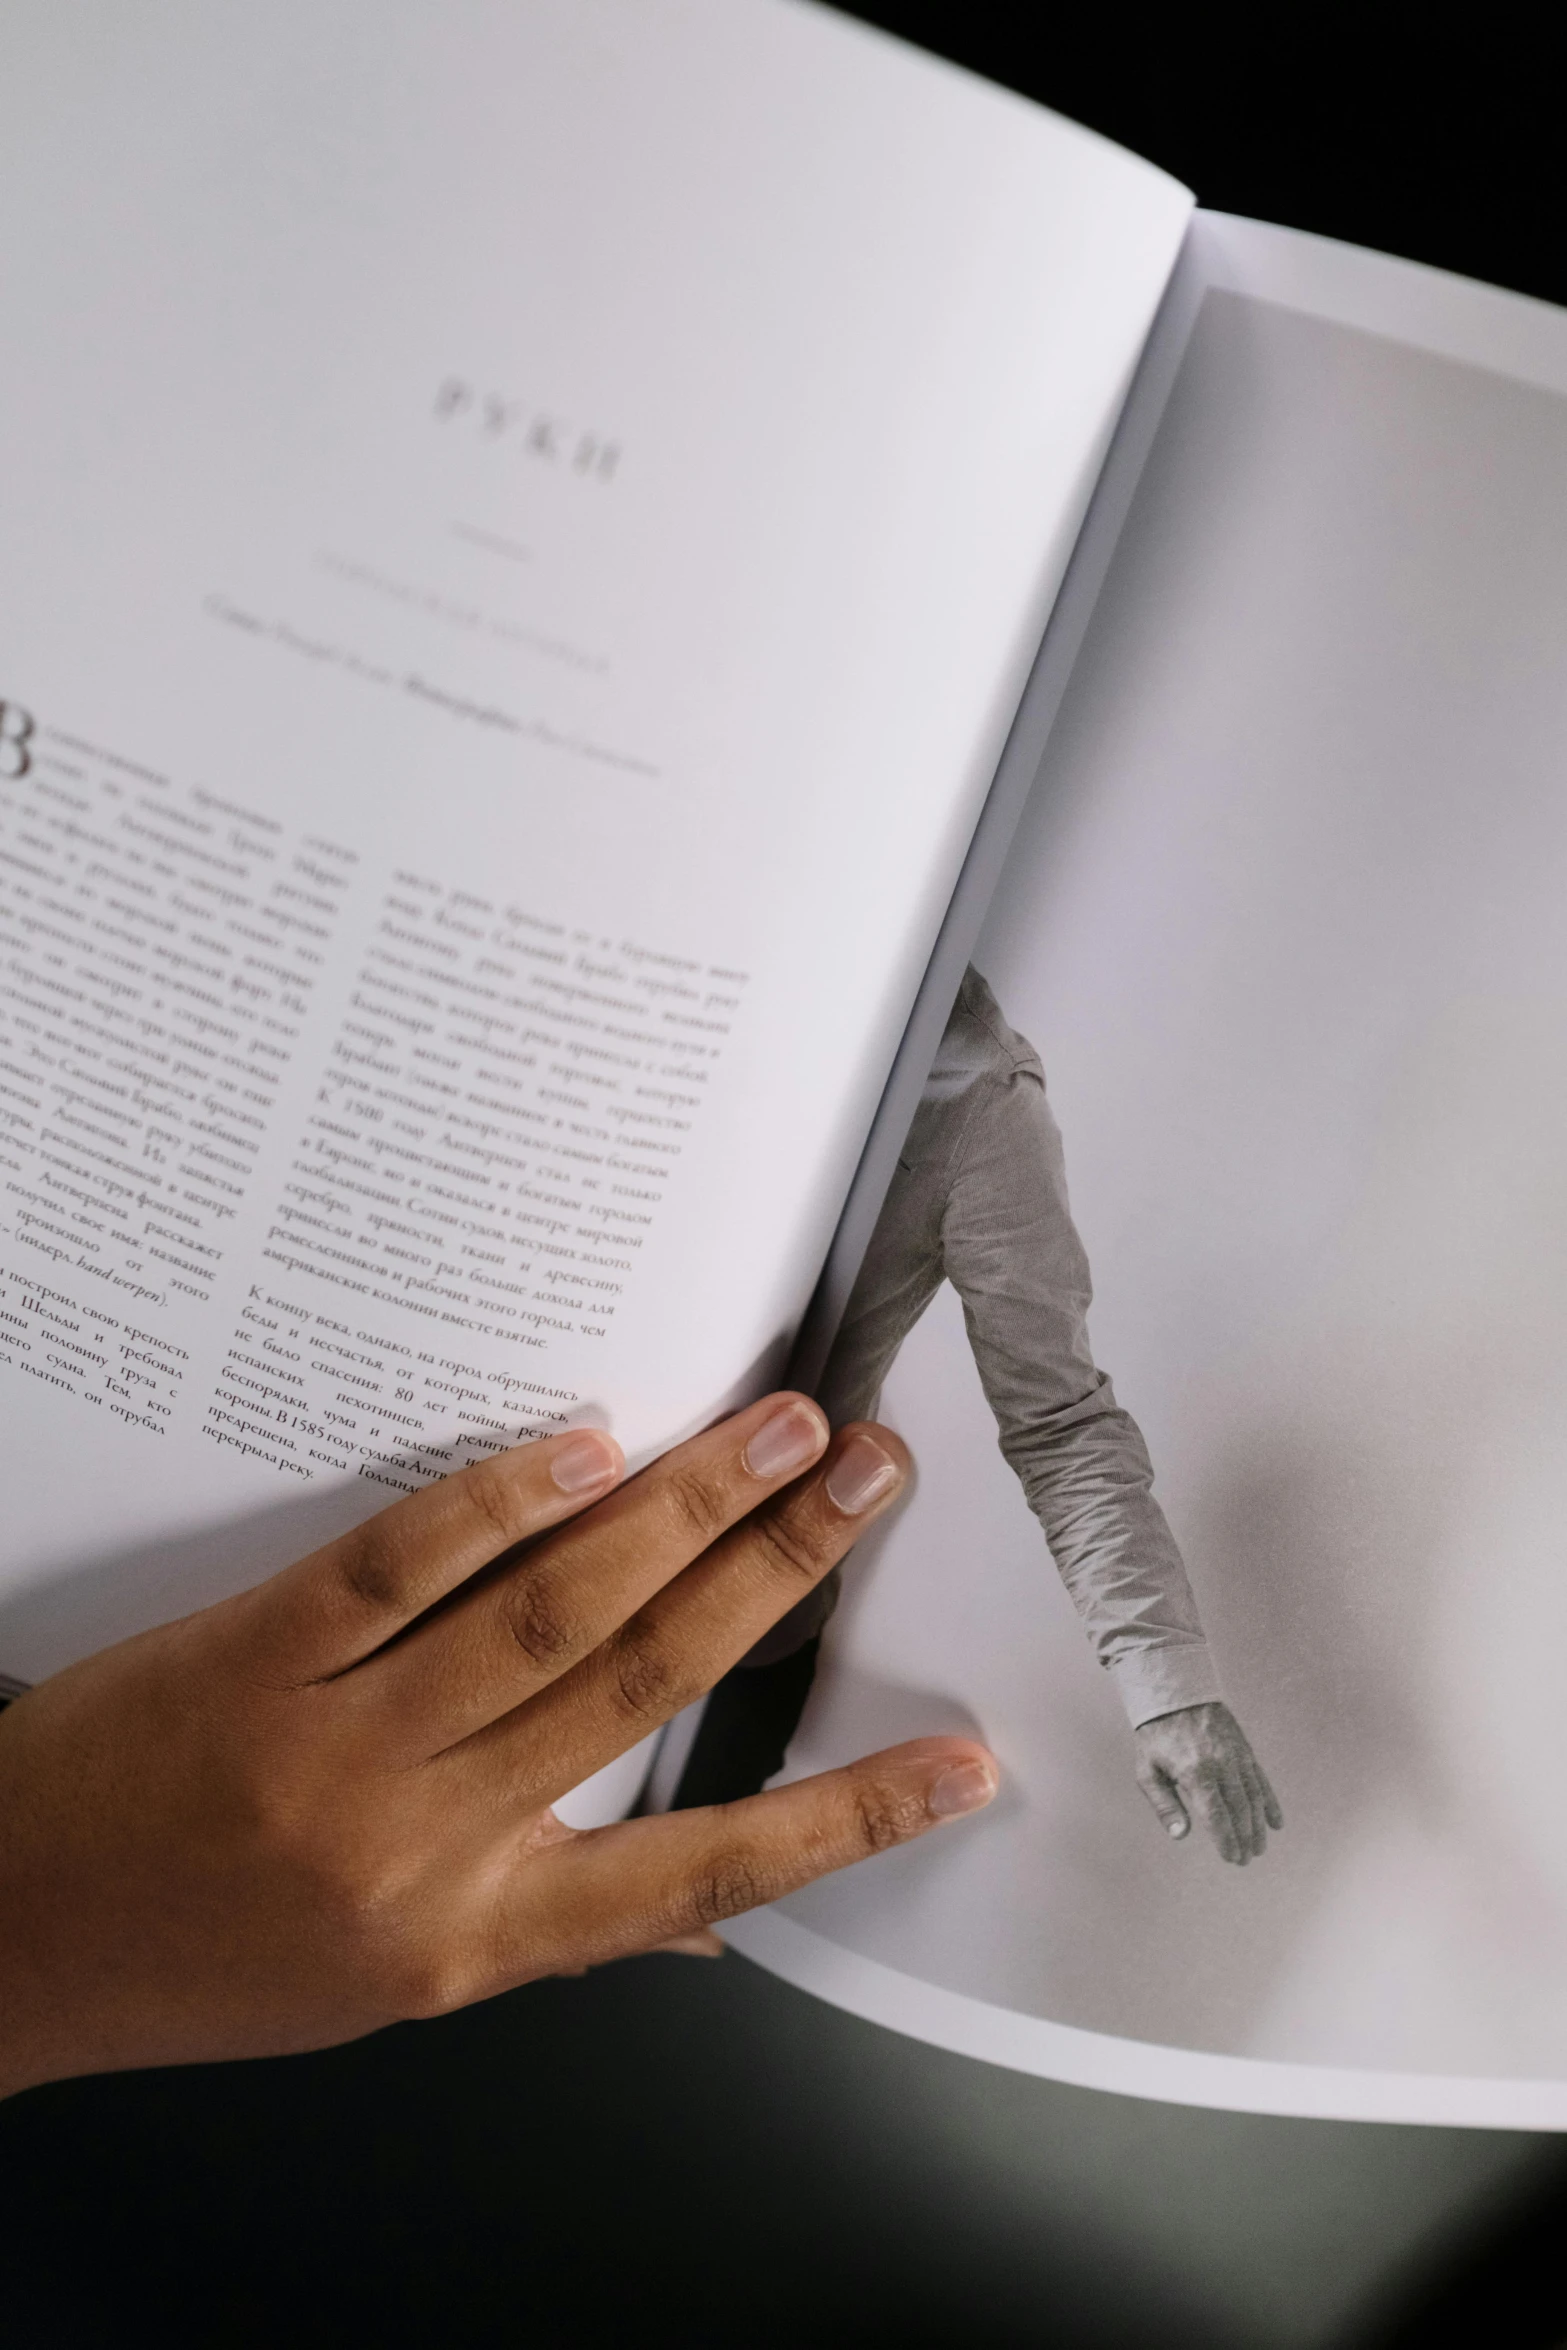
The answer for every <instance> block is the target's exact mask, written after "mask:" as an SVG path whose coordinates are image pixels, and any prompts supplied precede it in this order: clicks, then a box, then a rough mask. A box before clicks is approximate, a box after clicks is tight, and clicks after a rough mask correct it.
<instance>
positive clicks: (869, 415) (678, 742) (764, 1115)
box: [0, 0, 1187, 1677]
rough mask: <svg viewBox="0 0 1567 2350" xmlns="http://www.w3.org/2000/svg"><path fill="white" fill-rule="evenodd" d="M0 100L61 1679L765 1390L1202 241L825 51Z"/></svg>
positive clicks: (560, 53)
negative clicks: (1118, 433)
mask: <svg viewBox="0 0 1567 2350" xmlns="http://www.w3.org/2000/svg"><path fill="white" fill-rule="evenodd" d="M0 78H3V79H4V82H5V85H6V89H7V104H8V129H7V134H6V139H5V142H4V146H3V149H0V217H3V218H4V219H5V222H6V233H5V239H4V249H3V255H0V316H3V317H4V320H5V334H4V343H3V348H0V444H3V446H4V447H5V449H6V451H7V453H8V458H7V466H6V469H5V474H4V479H3V481H0V542H3V544H4V546H5V548H6V558H7V559H6V564H5V573H4V579H3V582H0V646H3V663H4V666H3V671H0V700H3V701H4V702H5V704H6V709H5V712H4V713H3V714H0V730H3V731H4V733H5V734H6V737H7V739H6V746H5V751H4V759H3V763H4V764H5V765H6V766H7V767H8V768H9V769H13V770H14V769H16V768H19V767H21V766H23V765H27V766H29V769H30V771H29V772H28V773H27V774H25V775H22V776H20V777H17V776H14V775H13V776H12V777H11V778H10V779H9V780H8V783H7V791H8V795H9V796H8V802H7V808H6V810H5V820H6V825H7V836H6V839H5V841H4V842H3V843H0V846H3V847H4V848H5V849H6V851H7V853H8V854H10V855H11V856H13V857H18V858H20V860H21V861H20V863H18V864H13V865H11V866H10V867H8V868H7V870H8V872H9V874H10V876H11V882H12V884H13V887H12V892H11V895H10V897H9V898H8V900H7V906H8V909H9V912H10V914H11V916H12V917H13V929H12V932H11V935H12V936H13V937H15V936H17V935H18V934H17V932H16V930H15V928H14V922H15V920H16V919H18V918H25V919H26V920H27V921H29V922H32V923H34V924H37V923H40V922H41V923H42V924H43V927H42V928H39V927H33V928H31V929H29V930H28V931H27V932H26V936H25V943H24V945H23V946H22V947H21V948H20V949H19V950H17V949H13V950H12V951H13V952H14V953H16V954H17V958H18V959H17V960H16V961H14V962H13V963H12V966H11V975H10V979H9V982H8V987H9V993H8V995H7V999H6V1010H7V1014H8V1026H7V1032H6V1040H5V1041H6V1054H5V1057H6V1059H7V1060H8V1062H9V1063H10V1064H11V1072H10V1074H9V1075H8V1076H7V1079H6V1082H7V1083H8V1085H10V1086H11V1087H12V1088H13V1089H14V1091H13V1093H12V1094H11V1095H10V1096H8V1097H7V1104H8V1107H9V1109H10V1111H11V1113H12V1115H13V1118H14V1120H15V1123H14V1124H13V1125H12V1127H11V1129H10V1134H11V1144H10V1148H9V1152H8V1158H7V1167H6V1170H5V1177H6V1182H7V1186H8V1188H7V1189H6V1191H5V1193H4V1195H3V1200H0V1227H3V1231H0V1249H3V1255H0V1263H3V1265H4V1269H5V1278H4V1284H3V1286H4V1296H3V1297H0V1306H3V1307H4V1310H5V1313H6V1315H7V1316H8V1319H7V1320H6V1321H5V1322H4V1323H3V1324H0V1328H3V1329H4V1330H5V1332H6V1333H7V1336H8V1339H9V1341H10V1342H11V1348H12V1353H11V1359H10V1360H9V1361H8V1362H6V1363H4V1364H0V1378H3V1380H4V1382H5V1385H4V1405H3V1409H4V1431H5V1449H6V1456H7V1464H8V1471H9V1474H8V1484H7V1496H8V1499H7V1544H6V1555H5V1561H4V1568H3V1591H4V1599H3V1603H0V1665H3V1666H4V1667H5V1668H6V1670H7V1671H9V1672H11V1673H14V1674H16V1675H19V1676H22V1677H35V1676H37V1675H38V1674H40V1673H43V1672H46V1671H48V1670H50V1669H53V1668H54V1667H55V1666H57V1665H58V1664H60V1663H61V1662H63V1661H64V1660H65V1659H66V1658H68V1657H69V1656H71V1655H73V1654H75V1653H79V1652H80V1650H81V1649H82V1648H83V1647H86V1646H92V1645H96V1644H97V1643H99V1642H100V1641H102V1640H104V1639H106V1638H108V1637H110V1636H112V1635H114V1634H116V1633H118V1632H121V1631H123V1630H126V1629H129V1628H132V1627H134V1626H135V1625H138V1624H141V1623H144V1622H147V1621H149V1620H155V1619H157V1618H159V1617H162V1616H164V1615H167V1614H169V1613H171V1612H174V1611H176V1610H178V1609H182V1608H185V1607H188V1606H190V1605H192V1604H194V1603H196V1602H199V1601H201V1600H203V1599H205V1598H207V1597H209V1596H212V1595H214V1594H216V1593H218V1592H220V1591H222V1590H224V1589H228V1588H231V1587H233V1586H235V1585H237V1584H240V1583H243V1582H245V1581H247V1580H249V1579H251V1578H253V1577H254V1576H255V1575H257V1574H259V1573H261V1572H264V1571H266V1570H268V1569H270V1568H272V1567H275V1566H276V1565H278V1564H280V1563H281V1562H283V1561H284V1560H285V1559H287V1558H290V1557H293V1556H295V1555H297V1553H298V1552H299V1551H300V1550H301V1549H302V1548H303V1547H305V1546H306V1545H308V1544H309V1543H312V1542H314V1541H317V1540H320V1539H322V1538H323V1537H324V1536H326V1535H327V1534H329V1533H330V1532H331V1531H333V1530H334V1529H336V1528H339V1527H341V1526H342V1525H344V1524H345V1523H347V1522H349V1521H351V1520H353V1519H354V1518H356V1517H358V1516H360V1515H362V1514H364V1513H365V1512H366V1511H367V1510H369V1509H370V1508H373V1507H375V1506H377V1505H378V1504H380V1503H382V1502H384V1501H386V1500H389V1499H391V1498H393V1494H394V1492H395V1490H396V1489H398V1487H399V1486H401V1485H406V1484H409V1483H416V1482H418V1481H419V1480H420V1479H421V1478H422V1477H424V1476H426V1475H428V1474H431V1473H434V1472H435V1471H437V1470H439V1469H440V1468H441V1467H443V1466H449V1465H451V1463H452V1462H454V1461H458V1460H462V1459H465V1458H468V1457H472V1456H473V1455H474V1453H475V1451H476V1450H477V1449H483V1448H484V1447H485V1446H486V1445H493V1444H495V1443H498V1442H504V1441H506V1440H508V1439H514V1438H515V1437H516V1436H517V1435H518V1434H519V1433H526V1432H527V1431H529V1430H532V1429H539V1428H544V1429H547V1428H550V1427H552V1426H558V1425H560V1424H562V1422H563V1421H569V1420H571V1419H574V1418H580V1417H584V1416H586V1417H589V1418H592V1419H595V1420H604V1421H607V1422H609V1423H610V1424H612V1425H613V1426H614V1428H615V1429H616V1431H617V1433H618V1434H619V1435H620V1436H621V1438H622V1440H623V1441H624V1442H625V1444H626V1446H627V1448H628V1451H629V1452H630V1453H631V1455H632V1456H633V1457H634V1458H638V1457H645V1456H646V1455H647V1454H649V1453H650V1452H651V1451H652V1450H653V1449H655V1448H656V1447H659V1446H662V1445H664V1444H666V1443H668V1442H669V1441H671V1440H673V1439H674V1438H676V1437H677V1436H679V1435H680V1434H682V1433H683V1432H685V1431H687V1430H689V1429H690V1428H692V1427H693V1426H695V1425H699V1424H701V1423H702V1422H703V1421H705V1420H706V1419H707V1418H708V1417H709V1416H710V1415H711V1414H713V1413H714V1412H715V1411H716V1410H718V1409H720V1408H721V1407H723V1406H724V1405H725V1404H727V1403H729V1402H731V1401H734V1400H737V1399H739V1398H742V1397H743V1396H745V1395H746V1394H748V1393H751V1392H754V1391H756V1390H757V1388H758V1386H759V1385H760V1384H761V1383H762V1382H764V1381H765V1380H767V1379H768V1378H769V1377H772V1376H775V1375H776V1373H777V1370H778V1368H779V1366H780V1365H781V1363H782V1361H783V1359H784V1357H785V1354H786V1351H787V1346H788V1341H789V1334H790V1332H791V1329H792V1328H793V1326H794V1324H795V1323H796V1321H797V1319H798V1317H799V1314H800V1312H801V1310H802V1308H803V1305H804V1302H805V1299H806V1297H807V1296H808V1293H809V1290H810V1287H811V1283H812V1280H813V1278H814V1276H815V1273H816V1271H817V1268H818V1265H819V1262H820V1259H821V1255H822V1253H823V1250H824V1249H825V1246H826V1242H827V1239H828V1237H829V1235H830V1233H831V1229H832V1224H833V1220H834V1217H835V1215H836V1213H837V1210H838V1206H839V1204H840V1201H841V1198H842V1194H843V1191H844V1188H845V1186H846V1184H847V1181H848V1178H849V1175H850V1173H851V1172H852V1169H853V1165H854V1160H855V1156H856V1153H857V1151H858V1149H859V1146H860V1142H861V1140H862V1138H863V1134H864V1131H865V1127H866V1125H867V1123H868V1120H869V1118H870V1115H871V1112H872V1109H873V1108H874V1104H875V1099H876V1095H877V1092H878V1089H879V1086H880V1084H881V1081H882V1078H883V1076H884V1074H885V1070H886V1066H887V1064H888V1062H889V1060H890V1057H891V1054H892V1051H893V1048H894V1046H895V1044H896V1040H897V1037H898V1034H899V1031H900V1028H901V1025H902V1022H903V1020H904V1018H905V1016H906V1013H907V1009H908V1005H909V1002H910V1001H911V999H912V996H913V993H914V989H915V986H916V984H917V982H918V978H919V974H920V971H921V968H922V963H923V958H924V956H925V954H926V953H927V951H928V948H929V944H930V940H931V937H932V936H933V934H934V930H935V927H936V924H937V922H938V921H939V918H940V914H941V910H942V907H943V905H944V902H945V898H946V895H947V893H948V891H949V889H950V887H951V883H952V879H953V876H954V873H955V871H956V867H957V864H958V861H959V859H960V857H961V855H962V851H963V848H964V844H965V842H966V839H967V836H968V834H969V832H970V830H971V828H972V825H973V822H974V819H975V816H976V814H977V811H978V809H979V806H980V804H981V802H982V799H983V795H984V791H985V788H986V784H987V782H988V779H989V776H990V773H991V771H992V768H993V766H994V763H995V760H996V757H997V754H998V751H999V748H1000V745H1001V743H1002V741H1003V739H1004V736H1005V732H1006V728H1007V725H1008V723H1009V720H1010V717H1011V714H1012V711H1013V708H1014V706H1015V703H1016V699H1017V695H1018V692H1019V690H1020V687H1021V683H1022V680H1023V677H1024V675H1025V674H1026V670H1027V665H1028V661H1029V659H1030V657H1031V655H1032V652H1033V649H1034V646H1035V644H1036V642H1037V638H1038V634H1039V630H1040V628H1041V626H1042V623H1043V618H1044V615H1045V613H1046V611H1047V609H1048V605H1049V601H1050V597H1051V595H1052V593H1053V590H1054V587H1055V585H1056V583H1057V580H1058V578H1059V575H1060V572H1061V569H1062V566H1063V563H1064V561H1065V558H1066V556H1067V554H1068V552H1069V551H1070V547H1071V544H1072V540H1073V536H1074V533H1075V530H1076V528H1077V525H1078V521H1079V519H1080V516H1081V512H1082V509H1083V506H1084V502H1085V499H1086V496H1087V493H1088V491H1089V489H1090V487H1091V485H1092V481H1093V478H1094V474H1095V471H1096V467H1097V465H1098V462H1099V458H1100V455H1101V453H1102V450H1103V447H1104V445H1105V441H1106V437H1107V435H1108V433H1109V430H1110V429H1111V427H1112V425H1113V422H1114V418H1115V415H1116V412H1117V409H1118V406H1119V403H1120V401H1121V398H1122V397H1123V395H1124V390H1125V386H1126V384H1127V381H1128V380H1129V376H1130V373H1131V370H1132V368H1133V366H1134V363H1135V360H1136V355H1137V352H1138V348H1139V346H1140V343H1141V340H1142V337H1143V335H1144V333H1145V332H1146V328H1147V324H1148V321H1149V319H1150V317H1151V316H1152V313H1153V309H1154V306H1155V304H1156V302H1157V300H1158V296H1159V292H1160V289H1161V286H1162V284H1163V282H1164V279H1165V277H1166V275H1167V272H1168V269H1169V267H1170V265H1171V262H1172V259H1173V256H1174V252H1175V250H1176V247H1177V245H1178V242H1179V237H1180V234H1181V230H1182V225H1183V221H1184V218H1185V215H1186V211H1187V199H1186V197H1185V196H1184V194H1183V192H1182V191H1181V190H1179V189H1178V188H1176V187H1175V186H1174V185H1173V183H1171V182H1170V181H1168V180H1166V179H1165V178H1164V177H1163V176H1162V175H1161V174H1159V173H1157V172H1154V171H1152V170H1151V169H1149V168H1147V167H1145V166H1143V165H1141V164H1139V163H1137V162H1135V161H1133V160H1132V159H1130V158H1127V157H1125V156H1123V155H1121V154H1119V153H1118V152H1117V151H1116V150H1114V149H1112V148H1110V147H1108V146H1107V145H1105V144H1104V143H1103V142H1102V141H1099V140H1097V139H1095V138H1093V137H1091V136H1090V135H1088V134H1086V133H1083V132H1080V131H1078V130H1076V129H1074V128H1072V127H1071V126H1069V125H1066V124H1063V123H1060V122H1058V121H1056V120H1055V119H1054V118H1052V117H1050V116H1048V115H1046V114H1043V113H1041V112H1040V111H1039V110H1038V109H1035V108H1032V107H1030V106H1028V105H1026V104H1024V103H1023V102H1021V101H1019V100H1016V99H1013V98H1011V97H1009V96H1007V95H1006V94H1004V93H1001V92H998V91H996V90H993V89H991V88H989V87H987V86H986V85H984V84H982V83H979V82H976V81H974V80H972V79H970V78H968V77H966V76H963V75H961V74H958V73H955V72H953V71H951V70H949V69H947V68H945V67H942V66H939V65H938V64H936V63H935V62H934V61H932V60H929V59H926V58H922V57H920V56H919V55H917V54H916V53H914V52H912V51H908V50H905V49H903V48H901V47H899V46H898V45H897V44H895V43H892V42H889V41H886V40H884V39H882V38H881V37H879V36H877V35H874V34H870V33H867V32H865V31H864V30H862V29H861V28H858V27H856V26H853V25H851V24H849V23H848V22H847V21H845V20H842V19H839V18H836V17H833V16H831V15H829V14H827V13H825V12H822V11H818V10H815V9H812V8H806V7H800V6H795V5H789V4H784V0H525V4H513V5H506V6H499V5H495V6H491V5H486V4H483V0H457V4H456V5H453V4H452V0H441V4H440V5H436V4H435V0H398V4H397V5H376V6H375V7H370V6H368V5H357V6H349V5H343V4H329V5H325V6H323V5H321V4H320V0H281V4H278V5H269V6H268V7H267V8H266V9H264V10H254V9H245V8H241V7H239V6H237V5H228V4H223V0H219V4H214V0H201V4H200V5H197V4H196V0H152V4H151V5H148V6H145V7H141V8H138V9H137V10H136V11H135V12H134V13H133V14H130V15H127V13H126V12H125V11H123V10H120V9H117V8H114V7H111V6H108V5H84V6H82V7H78V8H73V9H72V10H71V11H70V12H69V13H68V15H62V13H61V12H60V11H58V10H56V9H53V8H49V7H46V6H43V5H41V4H36V5H35V4H26V5H18V6H14V7H12V8H10V9H8V10H7V12H6V16H5V22H4V25H3V27H0ZM29 728H30V729H31V732H30V733H29V732H28V730H29ZM73 827H74V828H75V829H74V830H73V829H72V828H73ZM138 828H139V829H138ZM137 858H140V859H141V860H142V861H141V862H139V863H138V862H137V861H136V859H137ZM399 876H401V877H402V878H398V877H399ZM83 890H87V891H90V892H93V893H96V894H93V895H83V894H82V892H83ZM28 893H30V894H28ZM46 900H47V901H49V903H47V904H46V902H45V901H46ZM62 908H63V911H62V910H61V909H62ZM51 909H52V910H51ZM84 910H85V911H84ZM89 933H90V934H91V935H90V937H89ZM116 956H118V957H119V958H121V959H120V961H119V962H118V963H116V961H115V960H114V958H115V957H116ZM50 958H54V960H53V961H51V959H50ZM51 987H52V988H54V989H56V991H58V990H59V989H64V990H65V992H64V993H59V992H56V993H54V994H52V995H51V994H50V992H49V990H50V988H51ZM116 987H118V988H119V989H120V990H121V991H122V992H120V993H118V994H115V993H113V992H112V990H113V989H114V988H116ZM73 991H74V992H73ZM51 1006H52V1007H53V1008H52V1009H51V1008H50V1007H51ZM628 1007H629V1008H628ZM176 1013H177V1014H178V1015H179V1017H178V1019H176V1017H175V1015H176ZM480 1018H482V1019H484V1020H487V1021H488V1022H490V1026H489V1027H488V1029H483V1030H481V1028H480V1027H479V1026H478V1025H477V1024H476V1022H477V1020H478V1019H480ZM203 1021H206V1022H208V1023H214V1024H215V1025H209V1026H207V1027H205V1028H203V1027H201V1026H200V1025H199V1023H201V1022H203ZM28 1023H31V1025H30V1026H29V1025H28ZM73 1023H75V1025H73ZM82 1023H86V1025H82ZM138 1023H140V1024H142V1025H139V1026H138V1025H137V1024H138ZM530 1031H532V1032H533V1033H532V1034H531V1035H530V1033H529V1032H530ZM126 1037H130V1038H131V1040H132V1041H131V1042H129V1043H126V1042H123V1041H122V1042H118V1043H117V1042H116V1041H115V1040H116V1039H117V1038H120V1039H124V1038H126ZM176 1037H177V1038H179V1039H180V1040H183V1041H182V1042H180V1043H178V1044H176V1043H175V1042H174V1041H172V1040H173V1039H175V1038H176ZM192 1039H194V1040H195V1041H194V1042H192V1041H191V1040H192ZM486 1039H487V1040H488V1041H486ZM89 1054H97V1055H98V1056H100V1057H99V1058H97V1059H91V1058H89V1057H88V1056H89ZM159 1055H162V1056H163V1057H162V1058H161V1059H160V1058H159ZM182 1063H183V1067H182V1066H181V1064H182ZM18 1072H19V1074H18ZM116 1086H119V1087H120V1088H122V1090H121V1091H119V1092H116V1091H115V1090H114V1088H115V1087H116ZM443 1087H444V1088H447V1089H448V1090H445V1091H443V1090H442V1088H443ZM182 1088H183V1089H184V1090H183V1091H182V1090H181V1089H182ZM192 1170H194V1172H192ZM143 1171H145V1181H142V1180H140V1177H141V1176H142V1174H143ZM116 1185H117V1186H120V1187H121V1188H120V1189H118V1190H116V1189H113V1188H111V1187H112V1186H116ZM149 1218H151V1222H150V1223H149V1221H148V1219H149ZM323 1349H324V1350H325V1351H323Z"/></svg>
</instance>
